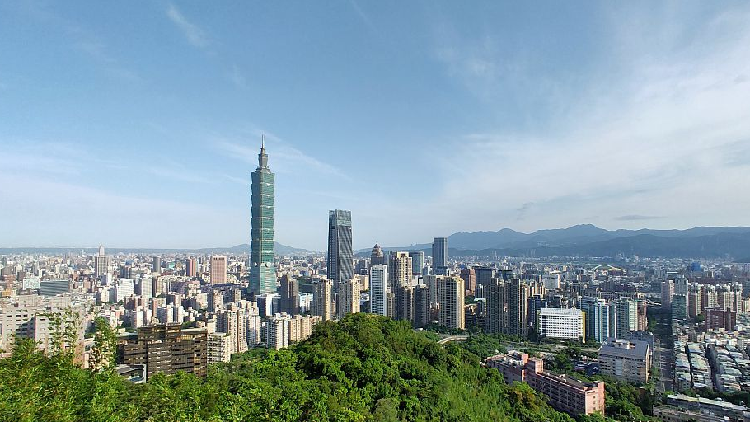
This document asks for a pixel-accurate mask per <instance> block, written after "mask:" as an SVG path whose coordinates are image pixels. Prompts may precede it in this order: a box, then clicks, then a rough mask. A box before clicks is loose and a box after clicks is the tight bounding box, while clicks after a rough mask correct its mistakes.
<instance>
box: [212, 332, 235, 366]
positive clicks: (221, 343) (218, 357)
mask: <svg viewBox="0 0 750 422" xmlns="http://www.w3.org/2000/svg"><path fill="white" fill-rule="evenodd" d="M231 359H232V338H231V337H230V336H229V334H227V333H210V334H208V363H209V364H211V363H219V362H229V361H230V360H231Z"/></svg>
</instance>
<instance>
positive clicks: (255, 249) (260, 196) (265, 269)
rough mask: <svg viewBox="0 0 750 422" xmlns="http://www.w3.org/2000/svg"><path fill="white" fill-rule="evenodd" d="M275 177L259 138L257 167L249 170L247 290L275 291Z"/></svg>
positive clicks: (256, 292) (263, 143) (261, 292)
mask: <svg viewBox="0 0 750 422" xmlns="http://www.w3.org/2000/svg"><path fill="white" fill-rule="evenodd" d="M273 198H274V180H273V173H272V172H271V169H270V168H268V155H267V154H266V146H265V139H261V146H260V154H258V168H257V169H255V171H254V172H253V174H252V187H251V196H250V202H251V221H250V223H251V227H250V238H251V240H250V265H251V268H250V291H252V292H253V293H255V294H264V293H275V292H276V268H275V266H274V262H273V213H274V210H273Z"/></svg>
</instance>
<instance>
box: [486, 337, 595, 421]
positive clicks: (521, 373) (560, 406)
mask: <svg viewBox="0 0 750 422" xmlns="http://www.w3.org/2000/svg"><path fill="white" fill-rule="evenodd" d="M485 364H486V365H487V366H488V367H490V368H496V369H497V370H498V371H500V373H501V374H502V376H503V379H504V380H505V382H506V383H508V384H511V383H513V382H525V383H527V384H529V386H530V387H531V388H533V389H534V390H536V391H537V392H539V393H541V394H544V395H545V396H547V397H549V404H550V405H551V406H552V407H554V408H555V409H557V410H558V411H561V412H565V413H568V414H570V415H574V416H577V415H590V414H592V413H599V414H601V415H604V406H605V391H604V382H602V381H598V382H580V381H577V380H575V379H572V378H569V377H567V376H565V375H556V374H552V373H550V372H545V371H544V361H543V360H542V359H538V358H529V355H528V354H526V353H521V352H517V351H510V352H509V353H508V354H506V355H497V356H492V357H489V358H487V360H486V361H485Z"/></svg>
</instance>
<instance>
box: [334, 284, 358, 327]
mask: <svg viewBox="0 0 750 422" xmlns="http://www.w3.org/2000/svg"><path fill="white" fill-rule="evenodd" d="M336 303H337V305H338V317H339V318H343V317H345V316H347V315H348V314H356V313H357V312H359V281H358V280H357V279H351V280H347V281H342V282H341V283H339V295H338V300H337V301H336Z"/></svg>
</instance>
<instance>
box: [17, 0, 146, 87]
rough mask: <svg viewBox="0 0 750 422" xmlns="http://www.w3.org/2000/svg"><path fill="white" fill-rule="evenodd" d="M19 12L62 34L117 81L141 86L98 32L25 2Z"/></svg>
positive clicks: (134, 72) (136, 75)
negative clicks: (136, 83)
mask: <svg viewBox="0 0 750 422" xmlns="http://www.w3.org/2000/svg"><path fill="white" fill-rule="evenodd" d="M20 10H21V11H22V13H24V15H25V16H29V17H31V18H32V19H34V20H37V21H40V22H42V23H45V24H47V26H48V27H49V28H50V29H52V30H59V31H60V33H61V34H62V35H63V36H64V37H65V38H66V39H67V40H68V41H69V43H70V46H71V47H72V48H73V49H75V50H76V51H79V52H81V53H83V54H85V55H87V56H88V57H90V58H91V60H92V61H94V62H95V63H96V64H97V65H99V66H100V67H101V69H102V70H103V71H105V72H107V73H108V74H109V75H111V76H112V77H114V78H117V79H121V80H126V81H130V82H140V81H141V80H142V78H141V76H140V74H139V73H138V72H137V71H136V70H134V69H132V68H131V67H129V66H128V65H127V64H124V63H122V61H121V60H120V59H118V58H117V57H116V55H115V54H114V53H113V52H112V51H110V47H108V46H107V43H106V42H105V41H104V40H103V38H102V37H101V36H100V35H99V34H98V33H96V32H94V31H92V30H91V29H89V28H86V27H84V26H82V25H81V24H79V23H78V22H74V21H72V20H69V19H67V18H65V17H63V16H60V15H58V14H57V13H55V12H54V11H52V10H51V9H50V8H49V7H46V5H44V3H41V2H23V5H22V6H20Z"/></svg>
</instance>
